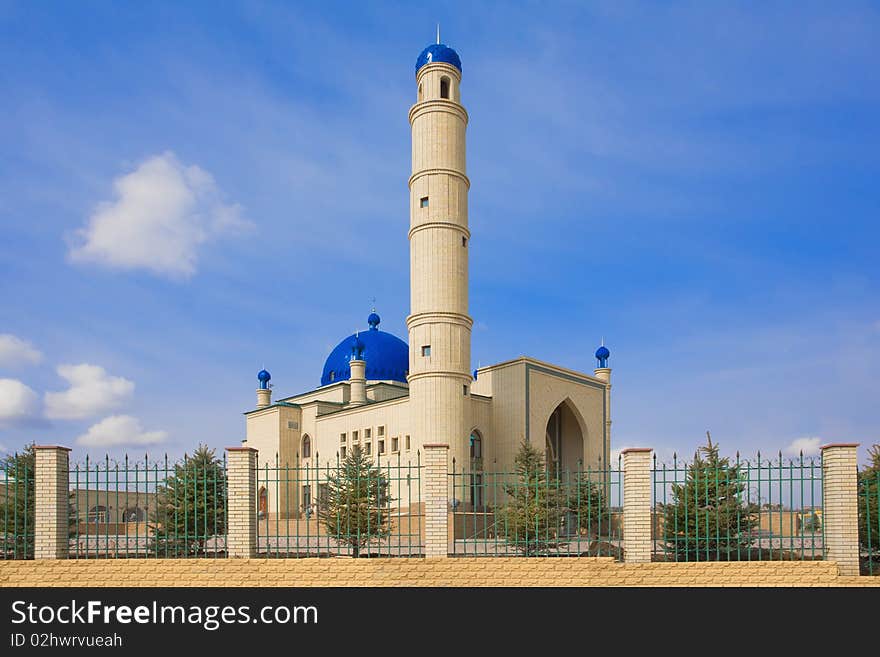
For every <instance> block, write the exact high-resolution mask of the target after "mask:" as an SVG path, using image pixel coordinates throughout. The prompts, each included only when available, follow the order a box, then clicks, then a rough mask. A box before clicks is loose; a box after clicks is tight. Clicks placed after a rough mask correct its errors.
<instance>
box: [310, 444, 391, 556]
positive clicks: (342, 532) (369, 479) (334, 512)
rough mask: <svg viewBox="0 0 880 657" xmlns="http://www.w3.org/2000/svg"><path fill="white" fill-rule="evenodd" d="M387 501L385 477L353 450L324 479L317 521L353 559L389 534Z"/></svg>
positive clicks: (370, 462) (388, 497) (388, 507)
mask: <svg viewBox="0 0 880 657" xmlns="http://www.w3.org/2000/svg"><path fill="white" fill-rule="evenodd" d="M391 501H392V498H391V496H390V494H389V491H388V479H387V477H386V476H385V474H384V473H383V472H382V471H381V470H380V469H379V468H378V467H376V466H375V465H374V464H373V460H372V458H371V457H370V456H367V455H366V454H365V453H364V452H363V451H361V450H360V449H359V448H358V447H354V448H352V449H351V450H349V452H348V454H347V455H346V457H345V458H344V459H342V460H341V461H337V464H336V468H335V470H332V471H331V472H330V473H329V474H328V475H327V497H326V500H325V502H324V503H323V504H322V505H320V506H319V508H318V520H319V521H320V523H321V524H322V525H323V526H324V529H325V530H326V531H327V534H328V535H329V536H331V537H332V538H334V539H336V541H337V542H339V543H341V544H343V545H347V546H348V547H350V548H351V554H352V557H354V558H357V557H359V556H360V554H361V551H362V550H363V549H364V548H365V547H367V545H368V544H369V543H370V541H373V540H375V539H382V538H384V537H386V536H388V535H389V534H390V533H391V510H390V503H391Z"/></svg>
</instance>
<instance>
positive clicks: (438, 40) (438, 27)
mask: <svg viewBox="0 0 880 657" xmlns="http://www.w3.org/2000/svg"><path fill="white" fill-rule="evenodd" d="M437 45H438V46H439V45H440V23H437Z"/></svg>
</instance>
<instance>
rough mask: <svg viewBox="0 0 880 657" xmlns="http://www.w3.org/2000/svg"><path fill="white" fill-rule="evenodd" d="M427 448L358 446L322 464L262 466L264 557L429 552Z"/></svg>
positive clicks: (259, 488) (260, 510)
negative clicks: (393, 451)
mask: <svg viewBox="0 0 880 657" xmlns="http://www.w3.org/2000/svg"><path fill="white" fill-rule="evenodd" d="M422 468H423V466H422V463H421V454H420V453H418V452H417V453H416V458H415V459H414V460H412V459H411V460H407V461H403V459H402V457H401V456H400V454H398V455H397V456H392V457H383V456H382V455H377V456H376V457H373V456H371V455H367V454H365V453H363V454H362V453H360V452H359V451H357V450H352V451H351V452H350V455H349V458H347V459H340V458H339V456H338V455H337V456H336V457H335V458H334V459H333V460H328V461H325V462H324V463H323V464H321V462H320V459H319V456H318V454H315V457H314V458H309V459H308V460H306V461H305V462H300V461H299V460H298V459H297V460H296V461H295V462H294V464H293V465H289V464H282V463H281V462H280V461H279V460H278V457H277V456H276V457H275V459H274V462H272V463H269V462H266V463H264V464H262V465H260V466H258V468H257V553H258V555H260V556H263V557H281V558H284V557H290V558H297V557H336V556H350V557H380V556H381V557H419V556H423V555H424V551H425V532H424V528H425V523H424V505H423V503H422Z"/></svg>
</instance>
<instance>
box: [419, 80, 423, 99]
mask: <svg viewBox="0 0 880 657" xmlns="http://www.w3.org/2000/svg"><path fill="white" fill-rule="evenodd" d="M419 102H422V85H421V84H419Z"/></svg>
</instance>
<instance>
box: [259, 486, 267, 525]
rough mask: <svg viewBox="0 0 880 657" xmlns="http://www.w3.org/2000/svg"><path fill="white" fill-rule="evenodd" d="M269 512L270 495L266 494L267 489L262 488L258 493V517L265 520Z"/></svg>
mask: <svg viewBox="0 0 880 657" xmlns="http://www.w3.org/2000/svg"><path fill="white" fill-rule="evenodd" d="M268 510H269V495H268V494H267V493H266V487H265V486H260V491H259V492H258V493H257V515H258V516H259V517H260V518H265V517H266V512H267V511H268Z"/></svg>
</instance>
